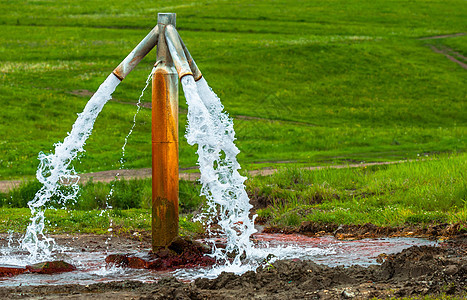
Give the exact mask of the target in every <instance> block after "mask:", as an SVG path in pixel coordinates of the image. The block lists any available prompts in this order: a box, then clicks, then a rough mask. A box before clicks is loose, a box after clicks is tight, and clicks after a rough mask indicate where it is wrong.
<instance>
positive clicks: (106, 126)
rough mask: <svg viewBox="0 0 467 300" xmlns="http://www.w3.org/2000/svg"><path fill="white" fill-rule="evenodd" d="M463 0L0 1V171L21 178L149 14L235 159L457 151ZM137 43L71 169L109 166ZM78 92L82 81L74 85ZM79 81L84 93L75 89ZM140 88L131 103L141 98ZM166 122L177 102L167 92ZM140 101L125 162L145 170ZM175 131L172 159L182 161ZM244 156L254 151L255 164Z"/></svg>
mask: <svg viewBox="0 0 467 300" xmlns="http://www.w3.org/2000/svg"><path fill="white" fill-rule="evenodd" d="M464 8H465V1H463V0H459V1H441V0H439V1H421V0H417V1H369V0H368V1H365V0H358V1H346V0H340V1H337V0H336V1H309V0H308V1H274V2H272V1H251V0H249V1H246V0H244V1H236V2H235V3H233V2H232V3H231V2H226V1H183V2H180V1H163V2H162V1H161V2H155V1H138V3H137V4H135V3H134V2H133V1H117V2H112V3H109V2H108V1H102V0H98V1H80V2H76V1H73V2H71V1H65V0H57V1H6V0H3V1H0V27H1V31H2V35H1V36H0V70H1V72H0V79H1V80H0V104H1V105H2V110H0V119H1V120H2V122H1V123H0V132H1V133H2V134H1V135H0V179H13V178H25V177H26V178H31V177H32V176H33V175H34V173H35V169H36V167H37V163H38V161H37V154H38V152H39V151H45V152H48V151H50V150H51V149H53V144H54V143H56V142H58V141H61V140H63V138H64V137H65V136H66V133H67V132H68V131H70V129H71V126H72V124H73V122H74V120H75V119H76V114H77V113H79V112H81V110H82V109H83V107H84V105H85V103H86V102H87V100H88V99H89V96H88V95H86V94H89V93H90V92H93V91H95V90H96V89H97V87H98V86H99V85H100V83H101V82H102V81H103V80H104V79H105V78H106V76H107V75H108V74H109V73H110V72H111V71H112V70H113V68H114V67H115V66H116V65H118V63H119V62H120V61H121V60H122V59H123V58H124V57H125V56H126V55H127V54H128V53H129V52H130V51H131V49H132V48H133V47H134V46H135V45H136V44H137V43H138V42H139V41H140V40H141V39H142V38H143V37H144V36H145V35H146V33H147V32H148V31H149V30H150V29H151V28H152V27H153V26H154V25H155V24H156V14H157V12H175V13H177V27H178V28H179V31H180V35H181V36H182V38H183V39H184V41H185V43H186V44H187V46H188V48H189V49H190V52H191V53H192V55H193V57H194V58H195V59H196V61H197V63H198V65H199V67H200V69H201V71H202V72H203V74H204V75H205V77H206V79H207V80H208V82H209V83H210V85H211V86H212V87H213V89H214V90H215V91H216V92H217V93H218V95H219V96H220V98H221V99H222V101H223V103H224V105H225V108H226V111H227V112H229V113H230V115H231V116H232V117H234V119H235V128H236V130H237V137H238V139H237V144H238V146H239V148H240V150H241V151H242V152H241V153H240V155H239V160H240V163H241V164H242V165H243V166H244V168H247V169H252V168H258V167H262V166H269V165H275V164H276V162H277V161H293V162H295V163H299V164H301V165H317V164H328V163H339V162H345V161H381V160H399V159H404V158H415V157H417V155H425V154H432V153H439V152H463V151H465V150H466V149H467V114H466V111H467V108H466V103H467V101H466V100H467V96H466V88H465V87H466V86H467V76H466V70H465V69H463V68H461V67H460V66H459V65H457V64H455V63H453V62H451V61H449V60H448V59H447V58H446V57H444V56H443V55H441V54H437V53H434V52H433V51H432V50H431V49H430V47H429V46H428V45H429V44H433V45H445V46H446V47H450V48H452V49H455V50H456V51H458V52H459V53H463V54H464V55H466V52H467V48H466V41H467V37H465V36H463V37H462V36H461V37H455V38H446V39H437V40H419V39H418V38H420V37H426V36H433V35H440V34H451V33H458V32H463V31H465V20H466V19H467V11H466V10H465V9H464ZM154 61H155V53H152V54H150V55H149V57H148V58H146V59H145V60H143V61H142V62H141V64H140V65H139V66H138V68H137V69H135V70H134V71H133V72H132V73H131V74H130V75H129V76H128V77H127V79H125V81H124V82H123V83H122V84H121V85H120V86H119V87H118V89H117V91H116V92H115V93H114V99H115V101H112V102H110V103H109V104H107V106H106V107H105V108H104V110H103V112H102V113H101V115H100V116H99V118H98V120H97V122H96V124H95V128H94V132H93V135H92V136H91V138H90V139H89V140H88V142H87V145H86V147H85V148H86V153H85V154H83V155H82V156H81V159H80V160H79V162H76V163H75V166H76V169H77V170H78V171H79V172H89V171H99V170H108V169H116V168H118V167H119V157H120V155H121V152H120V151H121V150H120V148H121V145H122V144H123V141H124V138H125V136H126V134H127V132H128V130H129V128H130V127H131V123H132V116H133V114H134V112H135V111H136V107H135V106H134V105H130V104H128V103H134V102H136V101H137V98H138V96H139V94H140V92H141V89H142V87H143V85H144V81H145V79H146V77H147V75H148V73H149V72H150V70H151V68H152V64H153V63H154ZM83 91H84V92H83ZM83 94H85V95H84V96H83ZM149 100H150V95H149V91H148V92H147V94H146V96H145V97H144V99H143V101H149ZM180 108H181V112H182V113H181V114H180V133H181V134H182V135H183V132H184V128H185V126H186V104H185V101H184V99H183V98H181V99H180ZM150 122H151V121H150V111H149V110H148V109H143V110H142V111H141V113H140V115H139V116H138V118H137V126H136V128H135V131H134V133H133V135H132V137H131V138H130V140H129V144H128V147H127V151H126V159H127V161H126V165H125V166H126V167H127V168H142V167H150V165H151V154H150V140H151V136H150V134H151V133H150V130H151V129H150V128H151V127H150ZM196 159H197V158H196V156H195V149H194V148H192V147H190V146H188V145H187V144H186V142H185V141H184V140H183V138H182V139H181V144H180V165H181V167H189V166H194V165H196ZM258 163H259V164H258Z"/></svg>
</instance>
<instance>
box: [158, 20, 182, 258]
mask: <svg viewBox="0 0 467 300" xmlns="http://www.w3.org/2000/svg"><path fill="white" fill-rule="evenodd" d="M167 24H174V25H175V14H159V16H158V26H159V32H160V33H161V34H160V36H159V41H158V45H157V63H156V70H155V72H154V76H153V79H152V249H153V251H154V252H155V251H157V250H159V249H161V248H165V247H167V246H169V245H170V243H171V242H172V241H173V239H174V238H175V237H177V236H178V74H177V70H176V68H175V66H174V64H173V61H172V58H171V56H170V53H169V51H168V47H167V44H166V42H165V38H164V35H163V32H164V31H165V27H166V26H167Z"/></svg>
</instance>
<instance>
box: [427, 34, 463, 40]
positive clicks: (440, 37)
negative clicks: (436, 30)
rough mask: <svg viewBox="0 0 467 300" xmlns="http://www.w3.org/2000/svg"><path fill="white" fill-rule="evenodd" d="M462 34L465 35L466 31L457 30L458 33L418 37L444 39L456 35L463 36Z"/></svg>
mask: <svg viewBox="0 0 467 300" xmlns="http://www.w3.org/2000/svg"><path fill="white" fill-rule="evenodd" d="M463 35H467V33H465V32H458V33H453V34H443V35H434V36H425V37H422V38H419V40H436V39H445V38H451V37H458V36H463Z"/></svg>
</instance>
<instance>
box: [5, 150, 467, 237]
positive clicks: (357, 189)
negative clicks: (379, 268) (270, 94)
mask: <svg viewBox="0 0 467 300" xmlns="http://www.w3.org/2000/svg"><path fill="white" fill-rule="evenodd" d="M466 170H467V154H465V153H463V154H461V155H456V156H441V157H437V158H429V159H426V158H425V159H424V160H419V161H412V162H406V163H402V164H394V165H380V166H370V167H359V168H343V169H322V170H304V169H300V168H296V167H289V168H283V169H281V170H279V172H277V173H275V174H273V175H271V176H265V177H262V176H258V177H253V178H250V179H249V180H248V181H247V182H246V189H247V192H248V194H249V195H250V198H251V200H252V203H256V204H255V205H256V213H257V214H258V217H260V218H261V219H262V221H263V222H265V223H266V225H269V226H274V227H278V228H281V227H289V228H294V227H295V228H296V227H297V226H300V224H301V223H302V222H304V221H312V222H316V223H321V224H337V225H340V224H365V223H372V224H375V225H377V226H385V227H395V226H408V225H409V226H410V225H416V226H422V227H423V226H427V225H433V224H443V223H448V224H455V223H461V224H463V225H462V226H461V230H464V231H466V230H467V227H466V226H467V173H466V172H465V171H466ZM111 186H113V189H114V192H113V193H112V195H111V196H110V197H108V196H107V195H108V193H109V191H110V188H111ZM39 188H40V184H39V183H38V182H29V183H24V184H23V185H22V186H20V187H19V188H16V189H14V190H13V191H11V192H9V193H7V194H1V193H0V205H1V206H2V207H3V208H2V209H1V210H0V220H1V221H0V232H7V231H9V230H14V231H19V232H21V231H24V229H25V228H26V224H27V223H28V222H27V220H28V218H29V217H30V212H29V210H28V209H25V208H24V207H26V203H27V201H29V199H31V198H32V197H33V195H34V194H35V192H36V191H37V190H38V189H39ZM199 191H200V186H199V184H197V183H194V182H188V181H181V182H180V212H181V217H180V220H181V222H180V227H181V229H182V230H184V232H201V231H202V230H203V226H202V225H201V224H199V223H193V222H191V221H190V220H191V219H192V216H193V215H194V214H195V215H196V214H198V213H199V212H200V211H201V210H202V204H203V202H204V200H203V198H201V197H200V196H199ZM106 199H107V200H106ZM150 201H151V181H150V180H147V179H146V180H130V181H125V180H122V181H119V182H114V183H111V184H105V183H93V182H89V183H87V184H86V185H84V186H82V188H81V193H80V196H79V197H78V199H77V201H76V203H75V204H74V205H70V206H68V207H69V208H72V209H70V210H68V211H65V210H61V209H59V210H48V211H47V220H49V224H48V225H47V228H48V230H49V232H92V233H105V232H106V231H107V229H108V228H109V226H110V224H111V223H112V227H113V228H115V229H118V230H120V232H129V231H134V230H135V231H138V230H146V231H148V230H150V228H151V225H150V219H151V208H150ZM107 202H108V203H109V204H111V205H112V207H113V208H114V210H112V211H109V212H107V213H105V214H102V213H100V209H104V208H105V207H106V205H105V203H107ZM259 202H262V203H260V204H258V203H259ZM52 206H53V205H52ZM59 207H61V206H59ZM6 216H9V217H8V218H7V217H6Z"/></svg>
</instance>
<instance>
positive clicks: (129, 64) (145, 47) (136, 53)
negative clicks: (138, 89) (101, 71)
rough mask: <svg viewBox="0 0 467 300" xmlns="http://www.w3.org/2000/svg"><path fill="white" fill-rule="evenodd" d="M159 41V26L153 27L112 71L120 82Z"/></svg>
mask: <svg viewBox="0 0 467 300" xmlns="http://www.w3.org/2000/svg"><path fill="white" fill-rule="evenodd" d="M158 39H159V26H156V27H154V28H153V29H152V30H151V31H150V32H149V34H148V35H146V37H145V38H144V39H143V40H142V41H141V42H140V43H139V44H138V45H137V46H136V47H135V49H133V51H131V52H130V54H128V56H127V57H126V58H125V59H124V60H123V61H122V62H121V63H120V64H119V65H118V66H117V67H116V68H115V69H114V70H113V73H114V75H115V76H117V78H118V79H120V81H122V80H123V79H125V77H126V76H127V75H128V73H130V72H131V70H133V69H134V68H135V67H136V65H137V64H138V63H139V62H140V61H141V60H142V59H143V58H144V57H145V56H146V54H148V53H149V51H151V50H152V48H154V47H155V46H156V44H157V41H158Z"/></svg>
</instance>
